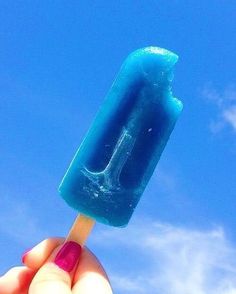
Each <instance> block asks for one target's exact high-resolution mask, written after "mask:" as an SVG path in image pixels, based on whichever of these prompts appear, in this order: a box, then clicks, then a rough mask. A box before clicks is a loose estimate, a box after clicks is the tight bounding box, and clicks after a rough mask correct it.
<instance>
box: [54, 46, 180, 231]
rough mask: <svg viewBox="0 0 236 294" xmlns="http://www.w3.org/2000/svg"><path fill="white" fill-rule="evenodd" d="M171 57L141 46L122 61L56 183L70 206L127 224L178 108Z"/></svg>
mask: <svg viewBox="0 0 236 294" xmlns="http://www.w3.org/2000/svg"><path fill="white" fill-rule="evenodd" d="M177 59H178V57H177V55H176V54H174V53H172V52H170V51H167V50H165V49H161V48H157V47H147V48H143V49H139V50H136V51H134V52H133V53H131V54H130V55H129V56H128V58H127V59H126V60H125V62H124V64H123V65H122V67H121V69H120V72H119V73H118V75H117V77H116V79H115V81H114V83H113V85H112V87H111V89H110V91H109V93H108V95H107V97H106V99H105V101H104V103H103V104H102V106H101V108H100V110H99V111H98V113H97V116H96V118H95V120H94V122H93V124H92V126H91V127H90V129H89V131H88V133H87V135H86V137H85V138H84V140H83V142H82V144H81V146H80V147H79V149H78V151H77V153H76V155H75V157H74V159H73V160H72V162H71V164H70V167H69V169H68V170H67V172H66V174H65V176H64V178H63V180H62V183H61V184H60V187H59V191H60V194H61V195H62V197H63V198H64V199H65V201H66V202H67V203H68V204H69V205H70V206H72V207H73V208H75V209H76V210H78V211H79V212H81V213H82V214H85V215H87V216H89V217H91V218H93V219H95V220H97V221H100V222H103V223H106V224H109V225H112V226H125V225H126V224H127V223H128V221H129V219H130V217H131V215H132V214H133V211H134V209H135V207H136V205H137V203H138V201H139V199H140V197H141V195H142V193H143V191H144V189H145V187H146V185H147V183H148V181H149V179H150V177H151V175H152V173H153V171H154V169H155V166H156V165H157V163H158V160H159V158H160V156H161V153H162V151H163V149H164V147H165V145H166V143H167V141H168V138H169V136H170V134H171V132H172V130H173V128H174V125H175V123H176V120H177V118H178V116H179V114H180V112H181V110H182V103H181V102H180V101H179V100H177V99H176V98H174V97H173V96H172V92H171V85H170V84H171V81H172V78H173V67H174V65H175V63H176V62H177Z"/></svg>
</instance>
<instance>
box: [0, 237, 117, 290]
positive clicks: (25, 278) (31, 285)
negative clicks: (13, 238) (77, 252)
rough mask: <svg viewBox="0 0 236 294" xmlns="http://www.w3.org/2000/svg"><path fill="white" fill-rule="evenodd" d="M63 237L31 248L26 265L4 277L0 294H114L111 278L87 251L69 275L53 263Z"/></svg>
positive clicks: (12, 270) (1, 279) (84, 251)
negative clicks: (109, 278)
mask: <svg viewBox="0 0 236 294" xmlns="http://www.w3.org/2000/svg"><path fill="white" fill-rule="evenodd" d="M63 242H64V239H63V238H50V239H47V240H44V241H42V242H41V243H39V244H38V245H36V246H35V247H34V248H33V249H31V250H30V251H29V252H28V253H27V254H26V255H25V256H24V258H23V263H24V266H19V267H14V268H12V269H10V270H9V271H8V272H7V273H6V274H5V275H4V276H2V277H0V294H51V293H57V294H72V293H73V294H94V293H96V294H112V289H111V286H110V283H109V280H108V277H107V275H106V273H105V271H104V269H103V267H102V265H101V264H100V262H99V261H98V259H97V258H96V257H95V256H94V254H93V253H92V252H91V251H90V250H89V249H87V248H83V251H82V254H81V257H80V261H79V263H78V264H77V266H76V267H75V268H74V269H73V271H72V272H70V273H67V272H65V271H64V270H62V269H61V268H59V267H58V266H57V265H55V264H54V263H53V260H54V258H55V256H56V254H57V252H58V251H59V250H60V248H61V247H62V244H63Z"/></svg>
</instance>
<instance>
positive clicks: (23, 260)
mask: <svg viewBox="0 0 236 294" xmlns="http://www.w3.org/2000/svg"><path fill="white" fill-rule="evenodd" d="M31 249H32V248H30V249H28V250H26V251H25V252H24V253H23V255H22V257H21V261H22V263H25V259H26V256H27V254H28V253H29V252H30V250H31Z"/></svg>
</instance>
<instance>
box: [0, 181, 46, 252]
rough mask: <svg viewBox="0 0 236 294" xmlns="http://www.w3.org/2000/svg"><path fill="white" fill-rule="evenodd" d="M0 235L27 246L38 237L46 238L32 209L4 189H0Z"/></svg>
mask: <svg viewBox="0 0 236 294" xmlns="http://www.w3.org/2000/svg"><path fill="white" fill-rule="evenodd" d="M0 191H1V193H0V194H1V195H0V207H2V209H1V214H0V233H1V236H2V237H3V238H4V235H5V236H8V237H10V238H11V239H13V241H15V242H17V243H19V244H21V245H23V246H29V244H33V243H35V242H36V241H38V239H39V236H46V235H47V234H46V232H45V231H44V230H42V229H41V228H40V225H39V222H38V220H37V218H36V217H35V216H34V209H33V208H32V207H30V206H29V204H27V202H26V201H24V200H23V198H22V199H20V200H19V199H17V198H16V197H15V195H12V193H10V192H9V191H6V189H3V188H2V187H1V189H0Z"/></svg>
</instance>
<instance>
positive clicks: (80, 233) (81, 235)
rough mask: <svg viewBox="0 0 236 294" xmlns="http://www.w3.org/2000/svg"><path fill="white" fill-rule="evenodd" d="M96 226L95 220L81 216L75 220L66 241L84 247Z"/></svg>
mask: <svg viewBox="0 0 236 294" xmlns="http://www.w3.org/2000/svg"><path fill="white" fill-rule="evenodd" d="M94 224H95V220H93V219H91V218H90V217H87V216H85V215H83V214H80V215H78V216H77V218H76V219H75V222H74V224H73V226H72V227H71V229H70V232H69V234H68V236H67V238H66V241H74V242H77V243H79V244H80V245H81V246H83V245H84V244H85V242H86V240H87V238H88V236H89V234H90V232H91V230H92V228H93V226H94Z"/></svg>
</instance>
